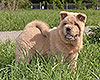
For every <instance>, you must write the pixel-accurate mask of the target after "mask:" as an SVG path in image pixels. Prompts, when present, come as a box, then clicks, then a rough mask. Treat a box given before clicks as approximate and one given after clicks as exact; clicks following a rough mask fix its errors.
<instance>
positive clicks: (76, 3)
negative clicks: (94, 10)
mask: <svg viewBox="0 0 100 80" xmlns="http://www.w3.org/2000/svg"><path fill="white" fill-rule="evenodd" d="M74 2H75V6H76V9H80V8H81V4H82V0H74Z"/></svg>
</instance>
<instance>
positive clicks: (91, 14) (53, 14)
mask: <svg viewBox="0 0 100 80" xmlns="http://www.w3.org/2000/svg"><path fill="white" fill-rule="evenodd" d="M60 11H61V10H31V9H30V10H18V11H14V12H13V11H8V10H1V11H0V31H8V30H10V31H11V30H23V29H24V27H25V25H26V24H28V23H29V22H31V21H32V20H42V21H45V22H46V23H48V24H49V25H50V27H51V28H52V27H55V26H58V25H59V22H60V15H59V12H60ZM66 11H68V12H70V11H71V12H81V13H85V14H86V15H87V17H88V18H87V23H86V25H97V24H100V10H92V9H90V10H66Z"/></svg>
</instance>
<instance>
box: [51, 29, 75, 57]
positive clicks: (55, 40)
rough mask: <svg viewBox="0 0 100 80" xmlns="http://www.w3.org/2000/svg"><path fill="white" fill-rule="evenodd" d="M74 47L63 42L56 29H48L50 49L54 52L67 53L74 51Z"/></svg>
mask: <svg viewBox="0 0 100 80" xmlns="http://www.w3.org/2000/svg"><path fill="white" fill-rule="evenodd" d="M75 50H76V49H75V48H74V47H73V46H72V45H70V44H65V43H64V42H63V41H62V40H61V39H60V37H59V35H58V34H57V31H56V29H54V30H52V31H50V51H53V52H54V53H56V54H57V53H63V54H66V56H67V55H69V54H72V53H75V52H74V51H75Z"/></svg>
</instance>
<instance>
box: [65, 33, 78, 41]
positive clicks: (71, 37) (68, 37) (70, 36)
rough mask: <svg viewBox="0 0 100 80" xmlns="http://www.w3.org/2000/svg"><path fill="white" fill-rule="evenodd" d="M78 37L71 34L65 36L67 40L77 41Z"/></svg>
mask: <svg viewBox="0 0 100 80" xmlns="http://www.w3.org/2000/svg"><path fill="white" fill-rule="evenodd" d="M77 36H78V35H75V36H73V35H71V34H66V35H65V38H66V39H67V40H76V37H77Z"/></svg>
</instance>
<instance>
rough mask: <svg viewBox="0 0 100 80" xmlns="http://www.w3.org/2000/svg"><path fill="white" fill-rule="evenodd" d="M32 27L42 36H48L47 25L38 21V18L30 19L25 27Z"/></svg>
mask: <svg viewBox="0 0 100 80" xmlns="http://www.w3.org/2000/svg"><path fill="white" fill-rule="evenodd" d="M32 27H36V28H37V29H39V30H40V32H41V34H42V35H43V36H44V37H48V32H49V29H50V28H49V25H48V24H46V23H45V22H42V21H38V20H35V21H32V22H31V23H29V24H28V25H26V27H25V29H28V28H32Z"/></svg>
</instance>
